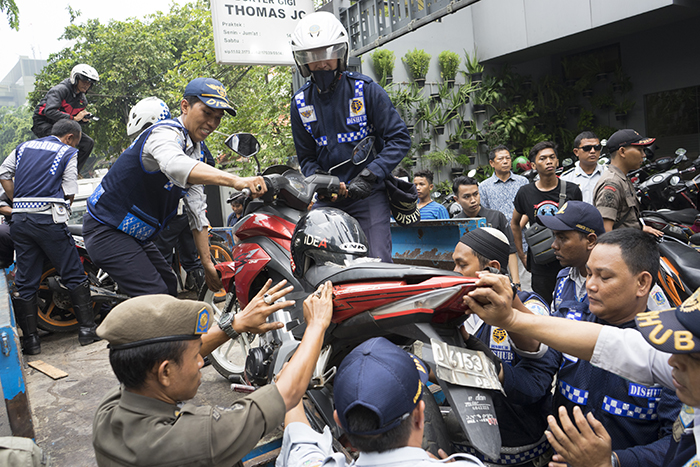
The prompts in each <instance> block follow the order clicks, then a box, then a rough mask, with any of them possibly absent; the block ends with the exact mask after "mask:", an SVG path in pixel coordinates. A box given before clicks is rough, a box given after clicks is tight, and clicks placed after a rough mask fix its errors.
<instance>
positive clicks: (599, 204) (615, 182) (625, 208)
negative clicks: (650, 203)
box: [593, 165, 642, 229]
mask: <svg viewBox="0 0 700 467" xmlns="http://www.w3.org/2000/svg"><path fill="white" fill-rule="evenodd" d="M608 169H609V170H607V171H605V172H604V173H603V176H602V177H600V180H598V183H597V184H596V186H595V191H594V193H593V204H594V205H595V207H596V208H598V211H600V214H601V215H602V216H603V219H608V220H612V221H614V223H613V229H621V228H625V227H631V228H634V229H641V228H642V224H641V223H640V222H639V212H640V204H639V200H638V199H637V194H636V192H635V190H634V185H632V182H630V181H629V179H628V178H627V176H626V175H625V174H624V173H622V170H620V169H618V168H617V167H615V166H612V165H611V166H609V167H608Z"/></svg>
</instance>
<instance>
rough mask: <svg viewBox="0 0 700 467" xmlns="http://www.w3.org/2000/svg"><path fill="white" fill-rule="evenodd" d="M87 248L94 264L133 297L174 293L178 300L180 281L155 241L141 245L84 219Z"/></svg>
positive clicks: (112, 229)
mask: <svg viewBox="0 0 700 467" xmlns="http://www.w3.org/2000/svg"><path fill="white" fill-rule="evenodd" d="M83 237H84V238H85V247H86V248H87V250H88V253H89V254H90V258H91V259H92V261H93V263H95V264H96V265H97V266H99V267H100V268H102V269H103V270H105V271H106V272H107V274H109V275H110V276H111V277H112V279H114V280H115V281H116V282H117V284H118V285H119V288H120V290H121V292H122V293H124V294H126V295H129V296H130V297H137V296H140V295H150V294H170V295H172V296H174V297H177V278H176V276H175V273H174V272H173V270H172V268H171V267H170V265H169V264H168V263H167V262H166V261H165V259H164V258H163V255H161V254H160V252H159V251H158V248H156V246H155V245H154V244H153V242H145V243H142V242H139V241H138V240H136V239H135V238H134V237H131V236H129V235H127V234H125V233H124V232H122V231H120V230H117V229H115V228H113V227H110V226H108V225H104V224H101V223H99V222H98V221H96V220H95V219H93V217H92V216H91V215H90V214H85V216H84V218H83Z"/></svg>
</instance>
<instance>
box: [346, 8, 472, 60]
mask: <svg viewBox="0 0 700 467" xmlns="http://www.w3.org/2000/svg"><path fill="white" fill-rule="evenodd" d="M477 1H479V0H388V1H379V0H359V1H357V2H355V3H353V4H351V5H350V6H349V7H348V8H342V7H340V8H339V11H338V17H339V18H340V21H341V23H343V25H344V26H345V28H346V29H347V31H348V34H349V35H350V53H351V55H353V56H358V55H362V54H363V53H366V52H369V51H370V50H372V49H374V48H376V47H379V46H381V45H383V44H385V43H387V42H389V41H391V40H393V39H396V38H397V37H399V36H402V35H404V34H406V33H408V32H411V31H413V30H415V29H417V28H419V27H421V26H424V25H426V24H428V23H431V22H433V21H435V20H437V19H439V18H441V17H443V16H445V15H448V14H450V13H453V12H455V11H457V10H459V9H461V8H464V7H467V6H469V5H471V4H473V3H476V2H477Z"/></svg>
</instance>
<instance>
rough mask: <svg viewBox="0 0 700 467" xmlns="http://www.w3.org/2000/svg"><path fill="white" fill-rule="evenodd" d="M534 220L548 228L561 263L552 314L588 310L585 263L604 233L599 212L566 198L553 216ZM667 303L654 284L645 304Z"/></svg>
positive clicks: (660, 305)
mask: <svg viewBox="0 0 700 467" xmlns="http://www.w3.org/2000/svg"><path fill="white" fill-rule="evenodd" d="M537 222H539V223H540V224H542V225H544V226H545V227H548V228H550V229H552V231H553V232H554V243H552V250H554V254H555V256H556V258H557V260H559V263H560V264H561V265H562V266H564V269H562V270H561V271H559V275H558V276H557V282H556V285H555V286H554V300H553V302H552V314H555V313H558V314H559V315H560V316H564V317H566V316H567V315H568V314H569V312H572V313H575V312H577V311H578V312H581V313H583V314H587V313H588V294H587V293H586V275H587V272H586V263H587V262H588V257H589V256H590V254H591V250H593V247H594V246H595V244H596V241H597V240H598V237H599V236H601V235H603V234H604V233H605V227H604V226H603V217H602V216H601V215H600V212H599V211H598V210H597V209H596V208H595V207H594V206H593V205H592V204H589V203H586V202H584V201H568V202H567V203H566V204H564V206H562V207H561V209H559V210H558V211H557V213H556V214H555V215H554V216H546V217H544V216H543V217H538V218H537ZM670 307H671V305H670V304H669V302H668V299H666V296H665V295H664V293H663V291H662V290H661V287H659V285H658V284H654V286H653V287H652V288H651V291H650V292H649V298H648V300H647V308H649V309H650V310H664V309H667V308H670Z"/></svg>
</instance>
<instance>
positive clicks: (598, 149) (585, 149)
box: [579, 144, 603, 152]
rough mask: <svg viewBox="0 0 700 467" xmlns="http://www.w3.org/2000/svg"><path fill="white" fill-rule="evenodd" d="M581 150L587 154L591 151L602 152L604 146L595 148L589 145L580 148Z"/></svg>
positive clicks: (597, 145)
mask: <svg viewBox="0 0 700 467" xmlns="http://www.w3.org/2000/svg"><path fill="white" fill-rule="evenodd" d="M579 149H583V150H584V151H585V152H591V149H595V150H596V151H600V150H601V149H603V146H602V145H601V144H596V145H595V146H593V145H590V144H589V145H588V146H579Z"/></svg>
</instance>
